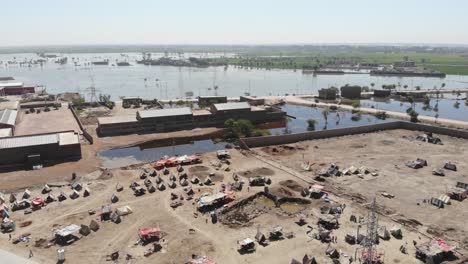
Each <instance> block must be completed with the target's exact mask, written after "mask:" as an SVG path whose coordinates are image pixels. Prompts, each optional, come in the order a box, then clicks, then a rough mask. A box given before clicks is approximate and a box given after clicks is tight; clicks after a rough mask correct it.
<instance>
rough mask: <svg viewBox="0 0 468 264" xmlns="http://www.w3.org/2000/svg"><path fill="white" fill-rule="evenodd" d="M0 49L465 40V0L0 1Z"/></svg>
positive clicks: (467, 15) (467, 19) (467, 38)
mask: <svg viewBox="0 0 468 264" xmlns="http://www.w3.org/2000/svg"><path fill="white" fill-rule="evenodd" d="M0 7H1V9H2V11H1V12H0V13H1V15H0V46H31V45H86V44H328V43H375V44H387V43H392V44H399V43H401V44H407V43H417V44H421V43H425V44H468V13H467V10H468V1H465V0H387V1H384V0H0Z"/></svg>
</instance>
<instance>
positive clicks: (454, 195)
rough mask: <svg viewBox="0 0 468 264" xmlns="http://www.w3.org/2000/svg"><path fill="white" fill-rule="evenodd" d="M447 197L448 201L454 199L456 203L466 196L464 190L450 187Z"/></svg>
mask: <svg viewBox="0 0 468 264" xmlns="http://www.w3.org/2000/svg"><path fill="white" fill-rule="evenodd" d="M447 195H448V196H449V197H450V199H455V200H457V201H463V199H465V198H466V197H467V196H468V194H467V191H466V190H465V189H463V188H458V187H450V188H449V190H448V191H447Z"/></svg>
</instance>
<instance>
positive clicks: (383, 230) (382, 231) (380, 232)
mask: <svg viewBox="0 0 468 264" xmlns="http://www.w3.org/2000/svg"><path fill="white" fill-rule="evenodd" d="M400 232H401V230H400ZM377 234H378V235H379V237H380V238H381V239H383V240H389V239H390V232H388V230H387V227H385V226H379V229H378V231H377Z"/></svg>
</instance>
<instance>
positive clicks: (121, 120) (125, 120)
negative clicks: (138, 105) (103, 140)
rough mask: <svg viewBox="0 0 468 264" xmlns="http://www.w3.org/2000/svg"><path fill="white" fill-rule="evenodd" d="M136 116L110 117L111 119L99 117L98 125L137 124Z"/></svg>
mask: <svg viewBox="0 0 468 264" xmlns="http://www.w3.org/2000/svg"><path fill="white" fill-rule="evenodd" d="M137 121H138V120H137V119H136V116H126V115H123V116H109V117H99V118H98V124H99V125H106V124H119V123H131V122H137Z"/></svg>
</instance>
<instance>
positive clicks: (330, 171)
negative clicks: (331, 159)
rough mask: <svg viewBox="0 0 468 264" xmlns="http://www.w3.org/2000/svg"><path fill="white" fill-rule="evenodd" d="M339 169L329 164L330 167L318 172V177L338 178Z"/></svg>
mask: <svg viewBox="0 0 468 264" xmlns="http://www.w3.org/2000/svg"><path fill="white" fill-rule="evenodd" d="M340 175H341V172H340V168H339V167H338V165H336V164H331V165H330V167H328V168H324V169H322V170H321V171H320V172H319V176H322V177H330V176H340Z"/></svg>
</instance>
